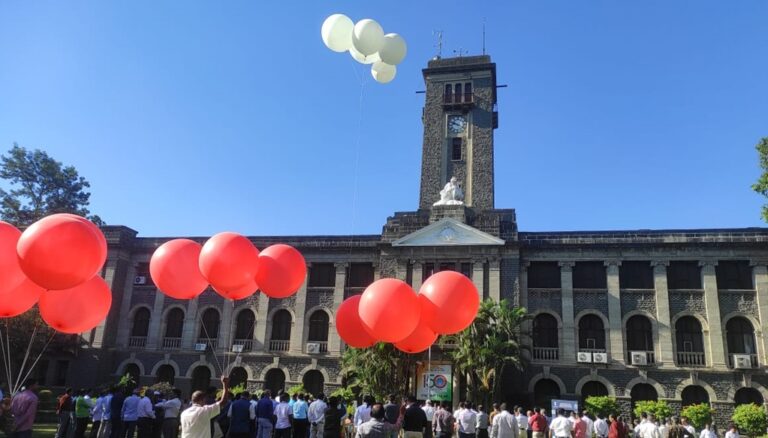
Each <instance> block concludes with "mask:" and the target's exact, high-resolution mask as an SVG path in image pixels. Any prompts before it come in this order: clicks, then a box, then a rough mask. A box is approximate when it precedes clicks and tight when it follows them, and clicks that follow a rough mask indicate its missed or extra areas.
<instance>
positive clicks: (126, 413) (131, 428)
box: [121, 389, 141, 438]
mask: <svg viewBox="0 0 768 438" xmlns="http://www.w3.org/2000/svg"><path fill="white" fill-rule="evenodd" d="M140 400H141V399H140V398H139V390H138V389H134V390H133V394H131V396H130V397H128V398H126V399H125V401H124V402H123V409H122V410H121V417H122V419H123V437H124V438H133V434H134V433H135V432H136V422H137V421H138V420H139V401H140Z"/></svg>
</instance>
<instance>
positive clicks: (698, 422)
mask: <svg viewBox="0 0 768 438" xmlns="http://www.w3.org/2000/svg"><path fill="white" fill-rule="evenodd" d="M714 413H715V410H714V409H712V408H711V407H709V403H700V404H698V405H690V406H686V407H684V408H683V410H682V411H681V412H680V416H681V417H685V418H687V419H688V422H689V423H691V425H692V426H693V427H695V428H696V429H697V430H699V429H701V428H703V427H704V426H705V425H707V424H710V422H711V421H712V414H714Z"/></svg>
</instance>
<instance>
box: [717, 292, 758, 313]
mask: <svg viewBox="0 0 768 438" xmlns="http://www.w3.org/2000/svg"><path fill="white" fill-rule="evenodd" d="M719 301H720V315H721V316H725V315H727V314H729V313H733V312H741V313H746V314H747V315H750V316H754V317H755V318H757V317H758V315H757V303H756V302H755V292H754V291H722V290H721V291H720V293H719Z"/></svg>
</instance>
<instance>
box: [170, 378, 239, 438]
mask: <svg viewBox="0 0 768 438" xmlns="http://www.w3.org/2000/svg"><path fill="white" fill-rule="evenodd" d="M221 385H222V390H221V398H220V399H219V401H218V402H216V403H214V404H210V405H203V403H205V393H204V392H203V391H195V392H194V393H192V405H191V406H190V407H188V408H187V409H186V410H184V412H182V413H181V438H210V437H211V420H212V419H213V418H214V417H215V416H217V415H219V413H220V412H221V407H222V406H224V405H225V404H226V403H227V395H228V393H229V378H228V377H226V376H221Z"/></svg>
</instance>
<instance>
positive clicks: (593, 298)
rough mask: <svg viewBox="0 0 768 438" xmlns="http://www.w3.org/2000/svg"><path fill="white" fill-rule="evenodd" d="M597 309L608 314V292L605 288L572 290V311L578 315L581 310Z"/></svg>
mask: <svg viewBox="0 0 768 438" xmlns="http://www.w3.org/2000/svg"><path fill="white" fill-rule="evenodd" d="M593 309H594V310H597V311H599V312H600V313H602V314H603V315H608V293H607V292H606V291H605V290H583V289H580V290H574V291H573V313H574V314H576V315H578V314H579V312H581V311H583V310H593Z"/></svg>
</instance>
